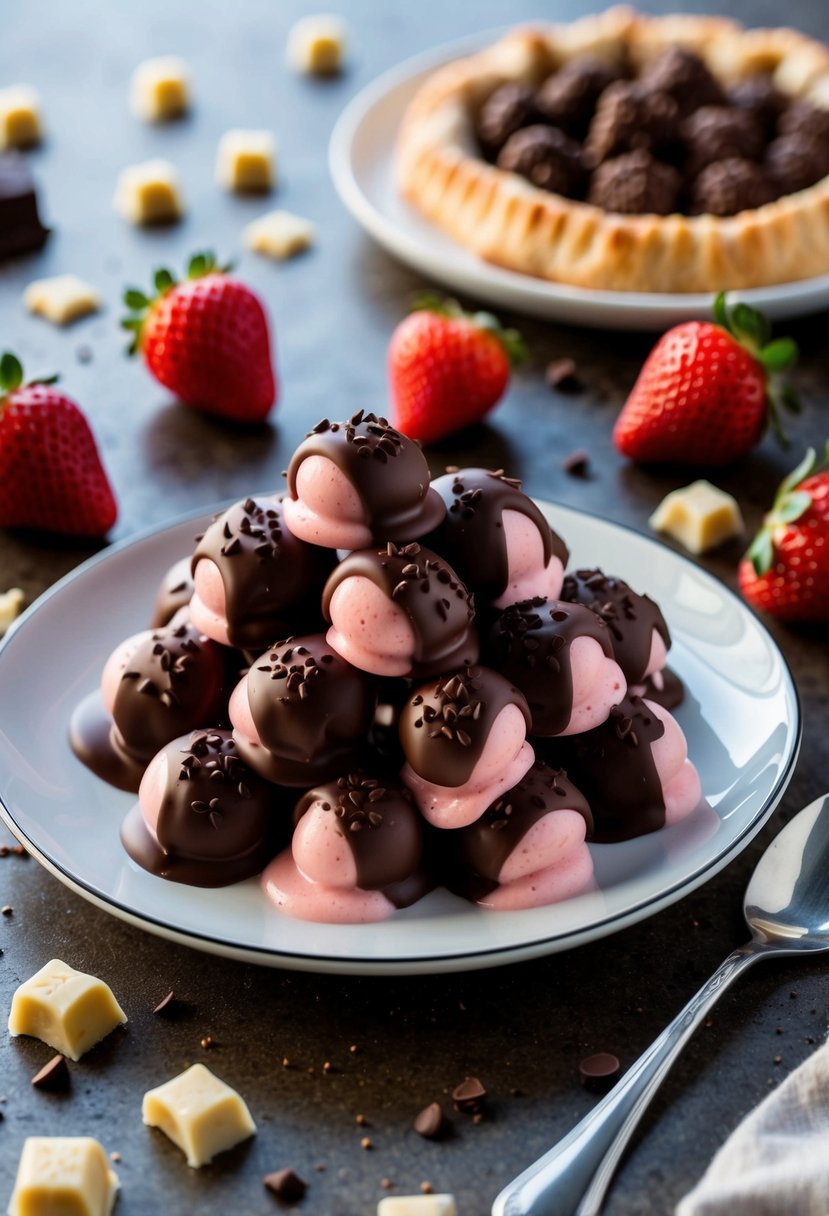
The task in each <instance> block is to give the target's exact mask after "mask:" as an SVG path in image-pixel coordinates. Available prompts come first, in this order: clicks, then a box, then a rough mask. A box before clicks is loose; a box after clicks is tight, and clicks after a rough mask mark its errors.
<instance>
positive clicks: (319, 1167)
mask: <svg viewBox="0 0 829 1216" xmlns="http://www.w3.org/2000/svg"><path fill="white" fill-rule="evenodd" d="M314 1169H315V1170H316V1171H317V1173H318V1174H324V1173H325V1162H324V1161H318V1162H317V1164H316V1165H315V1166H314Z"/></svg>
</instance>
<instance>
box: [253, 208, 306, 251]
mask: <svg viewBox="0 0 829 1216" xmlns="http://www.w3.org/2000/svg"><path fill="white" fill-rule="evenodd" d="M242 240H243V242H244V244H245V246H246V248H247V249H251V250H253V252H254V253H261V254H263V255H264V256H265V257H267V258H274V259H275V260H276V261H282V260H284V259H285V258H292V257H293V256H294V255H295V254H297V253H301V252H302V251H303V250H304V249H308V248H309V247H310V246H311V245H313V243H314V225H313V224H312V223H311V221H310V220H304V219H303V218H302V216H299V215H292V214H291V212H290V211H270V212H268V214H267V215H262V216H260V217H259V219H258V220H254V221H253V223H251V224H248V226H247V228H245V230H244V232H243V233H242Z"/></svg>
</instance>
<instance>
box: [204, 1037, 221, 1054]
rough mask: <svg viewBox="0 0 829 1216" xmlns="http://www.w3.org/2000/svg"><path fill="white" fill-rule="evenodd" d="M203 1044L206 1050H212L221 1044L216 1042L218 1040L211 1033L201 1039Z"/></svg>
mask: <svg viewBox="0 0 829 1216" xmlns="http://www.w3.org/2000/svg"><path fill="white" fill-rule="evenodd" d="M201 1045H202V1047H203V1048H204V1050H205V1051H211V1050H212V1049H213V1048H214V1047H218V1046H219V1044H218V1043H217V1042H216V1040H215V1039H214V1038H213V1036H212V1035H209V1034H206V1035H205V1036H204V1038H203V1039H202V1040H201Z"/></svg>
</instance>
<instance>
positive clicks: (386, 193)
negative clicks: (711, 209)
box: [329, 32, 829, 330]
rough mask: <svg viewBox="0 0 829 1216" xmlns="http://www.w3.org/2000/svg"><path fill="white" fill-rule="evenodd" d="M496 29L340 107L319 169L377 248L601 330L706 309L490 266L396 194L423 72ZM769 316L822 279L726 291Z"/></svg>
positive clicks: (487, 293) (491, 294) (514, 303)
mask: <svg viewBox="0 0 829 1216" xmlns="http://www.w3.org/2000/svg"><path fill="white" fill-rule="evenodd" d="M497 37H498V32H495V33H490V34H488V35H478V36H477V37H476V38H474V39H472V40H469V39H467V40H465V41H464V42H462V43H453V44H451V45H450V46H448V47H447V46H443V47H440V48H438V49H436V50H433V51H430V52H428V53H426V54H424V55H418V56H416V57H415V58H413V59H409V60H407V61H406V62H405V63H402V64H400V65H399V66H398V67H396V68H393V69H392V70H391V71H389V72H386V73H384V75H382V76H381V77H380V78H379V79H378V80H376V81H375V82H374V83H373V84H371V85H369V86H368V87H367V88H365V89H363V91H362V92H361V93H359V94H358V95H357V96H356V97H355V98H354V99H353V100H352V101H351V102H350V103H349V105H348V106H347V107H346V109H345V110H344V111H343V113H342V115H341V117H340V119H339V121H338V122H337V125H336V127H335V128H334V132H333V134H332V136H331V145H330V148H329V166H330V169H331V175H332V177H333V179H334V184H335V186H336V187H337V190H338V192H339V195H340V197H341V198H342V200H343V202H344V203H345V205H346V207H348V209H349V211H350V212H351V213H352V215H353V216H354V217H355V219H356V220H357V221H358V222H359V223H360V224H362V226H363V227H364V228H365V229H366V231H367V232H368V233H370V234H371V236H373V237H374V238H375V239H376V240H377V241H379V242H380V244H381V245H382V246H384V248H385V249H387V250H388V251H389V252H390V253H392V254H394V255H395V256H396V257H398V258H400V259H401V260H402V261H404V262H406V263H408V265H410V266H413V267H414V268H415V270H419V271H420V272H421V273H422V274H424V275H426V276H427V278H430V279H434V280H437V281H438V282H441V283H444V284H446V285H448V286H449V287H452V288H454V289H455V290H456V291H460V292H463V293H465V294H466V295H469V296H471V297H473V298H474V299H478V300H486V301H488V302H490V303H492V304H496V305H499V306H501V307H504V308H509V309H512V310H515V311H518V312H526V313H532V314H533V315H536V316H541V317H547V318H549V319H552V320H557V321H567V322H569V323H570V324H574V325H593V326H598V327H601V328H605V329H644V330H654V329H667V328H668V327H669V326H671V325H675V324H677V322H679V321H685V320H689V319H691V318H706V317H710V315H711V305H712V302H713V298H714V297H713V295H709V294H699V293H694V294H676V295H674V294H668V293H657V292H622V291H588V290H585V289H583V288H579V287H568V286H566V285H565V284H560V283H549V282H546V281H544V280H543V279H534V278H532V277H531V276H530V275H524V274H518V273H516V272H514V271H510V270H503V269H501V268H500V267H498V266H491V265H489V264H488V263H487V262H484V261H482V260H481V259H479V258H477V257H476V256H475V254H474V253H472V252H471V251H470V250H468V249H465V248H464V247H463V246H461V245H459V244H457V243H456V242H455V241H453V240H451V238H450V237H449V236H447V235H446V234H445V233H443V232H442V231H441V230H440V229H439V228H436V227H435V226H434V225H432V224H430V223H429V222H428V221H427V220H426V219H424V218H423V217H422V216H421V215H420V214H419V213H418V212H417V211H415V209H414V208H413V207H411V206H409V205H408V204H407V203H406V202H405V201H404V200H403V199H402V198H401V197H400V195H399V194H398V192H397V189H396V188H395V185H394V181H393V176H392V155H393V149H394V143H395V139H396V136H397V130H398V127H399V124H400V120H401V119H402V117H403V113H404V111H405V109H406V106H407V105H408V103H409V101H410V100H411V99H412V97H413V96H414V94H415V93H416V92H417V89H418V88H419V86H420V84H421V83H422V82H423V81H424V80H425V78H426V77H427V76H428V75H429V73H430V72H433V71H434V70H435V68H437V67H439V66H440V65H441V64H443V63H446V62H448V61H449V60H451V59H457V58H459V57H460V56H462V55H465V54H471V53H472V52H474V51H476V50H480V49H481V47H483V46H486V45H489V44H490V43H491V42H493V41H495V39H496V38H497ZM738 297H739V299H741V300H745V301H746V303H749V304H752V305H753V306H754V307H756V308H761V309H763V311H764V312H765V313H767V315H768V316H769V317H770V318H772V319H782V318H784V317H798V316H803V315H805V314H807V313H811V312H817V311H819V310H820V309H821V308H825V307H826V306H827V304H829V275H821V276H820V277H818V278H814V279H804V280H803V281H802V282H798V283H785V284H782V285H778V286H776V287H758V288H752V289H751V290H748V291H741V292H735V293H734V298H735V299H736V298H738Z"/></svg>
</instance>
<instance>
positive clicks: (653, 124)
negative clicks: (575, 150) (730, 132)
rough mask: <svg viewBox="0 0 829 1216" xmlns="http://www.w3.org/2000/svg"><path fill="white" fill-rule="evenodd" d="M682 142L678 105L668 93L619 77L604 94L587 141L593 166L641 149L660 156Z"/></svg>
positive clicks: (587, 150) (586, 150) (588, 154)
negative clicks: (650, 89)
mask: <svg viewBox="0 0 829 1216" xmlns="http://www.w3.org/2000/svg"><path fill="white" fill-rule="evenodd" d="M678 141H679V107H678V105H677V104H676V102H675V101H674V99H673V97H670V96H669V95H668V94H667V93H652V92H648V91H647V90H645V89H643V88H642V87H641V85H639V84H638V83H637V82H636V81H632V80H620V81H617V83H616V84H614V85H611V87H610V88H609V89H607V90H606V91H605V92H604V93H603V94H602V96H601V99H600V101H599V104H598V106H597V108H596V113H595V115H594V116H593V121H592V122H591V124H590V130H589V131H588V133H587V139H586V141H585V152H586V154H587V157H588V159H589V162H590V164H591V165H598V164H600V163H601V162H602V161H603V160H607V159H608V158H609V157H613V156H620V155H621V154H622V153H624V152H635V151H636V150H637V149H642V150H644V151H645V152H652V153H654V154H655V155H659V154H660V153H661V152H664V151H667V150H670V149H672V148H673V147H674V146H675V145H676V144H677V143H678Z"/></svg>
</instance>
